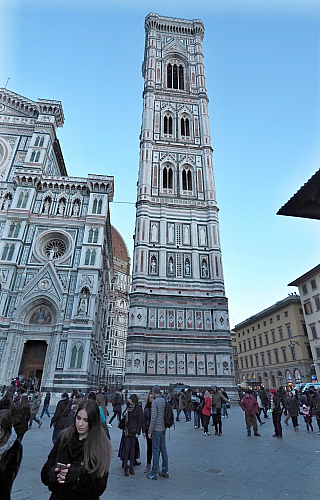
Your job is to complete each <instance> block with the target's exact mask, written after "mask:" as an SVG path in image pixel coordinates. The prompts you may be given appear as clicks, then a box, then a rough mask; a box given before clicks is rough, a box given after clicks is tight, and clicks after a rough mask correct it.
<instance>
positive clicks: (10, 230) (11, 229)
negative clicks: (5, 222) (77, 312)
mask: <svg viewBox="0 0 320 500" xmlns="http://www.w3.org/2000/svg"><path fill="white" fill-rule="evenodd" d="M15 226H16V225H15V224H14V223H12V224H11V226H10V228H9V233H8V238H12V236H13V231H14V229H15Z"/></svg>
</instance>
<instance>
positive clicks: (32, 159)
mask: <svg viewBox="0 0 320 500" xmlns="http://www.w3.org/2000/svg"><path fill="white" fill-rule="evenodd" d="M35 156H36V151H32V153H31V158H30V161H34V158H35Z"/></svg>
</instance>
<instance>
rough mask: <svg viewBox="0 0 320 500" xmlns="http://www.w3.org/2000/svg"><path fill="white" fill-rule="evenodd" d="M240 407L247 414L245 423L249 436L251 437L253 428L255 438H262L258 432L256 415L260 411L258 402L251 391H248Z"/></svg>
mask: <svg viewBox="0 0 320 500" xmlns="http://www.w3.org/2000/svg"><path fill="white" fill-rule="evenodd" d="M240 406H241V408H242V409H243V411H244V412H245V422H246V427H247V435H248V436H251V426H252V427H253V432H254V435H255V436H261V434H259V432H258V424H257V417H256V414H257V413H258V411H259V405H258V403H257V400H256V399H255V398H254V397H253V396H252V393H251V391H250V389H247V390H246V393H245V395H244V396H243V398H242V400H241V401H240Z"/></svg>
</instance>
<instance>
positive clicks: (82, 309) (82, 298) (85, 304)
mask: <svg viewBox="0 0 320 500" xmlns="http://www.w3.org/2000/svg"><path fill="white" fill-rule="evenodd" d="M89 299H90V291H89V288H87V287H86V286H85V287H84V288H82V290H81V292H80V295H79V304H78V311H77V312H78V314H79V315H81V316H86V315H87V314H88V310H89Z"/></svg>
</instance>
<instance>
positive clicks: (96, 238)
mask: <svg viewBox="0 0 320 500" xmlns="http://www.w3.org/2000/svg"><path fill="white" fill-rule="evenodd" d="M98 236H99V229H96V230H95V231H94V234H93V243H98Z"/></svg>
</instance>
